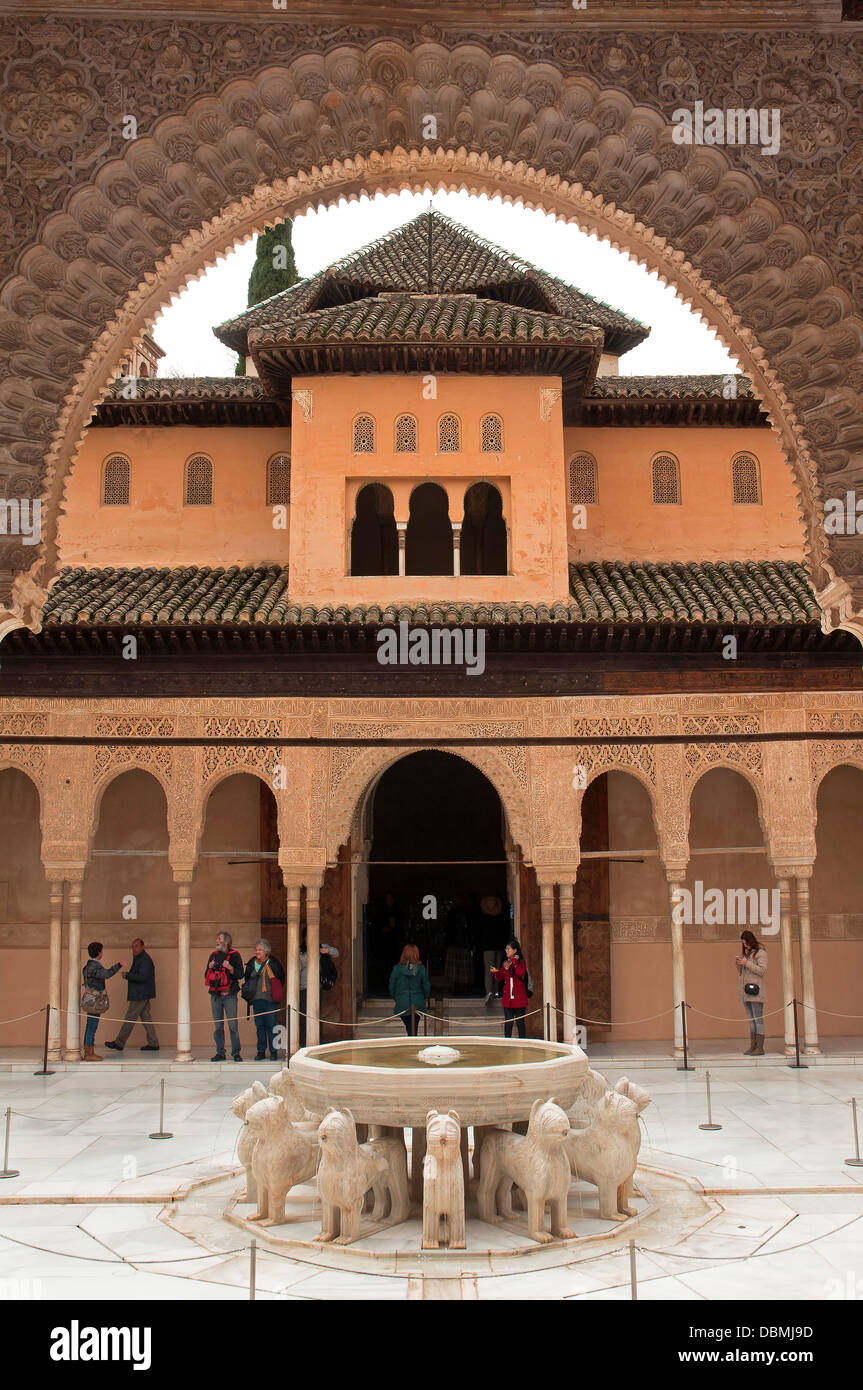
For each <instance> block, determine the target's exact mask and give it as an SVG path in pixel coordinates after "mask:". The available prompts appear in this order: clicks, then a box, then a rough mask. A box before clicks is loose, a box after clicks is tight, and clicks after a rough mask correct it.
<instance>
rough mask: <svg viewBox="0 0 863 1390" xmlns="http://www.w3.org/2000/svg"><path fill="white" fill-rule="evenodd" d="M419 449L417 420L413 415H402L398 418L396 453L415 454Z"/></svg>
mask: <svg viewBox="0 0 863 1390" xmlns="http://www.w3.org/2000/svg"><path fill="white" fill-rule="evenodd" d="M416 451H417V422H416V420H415V419H414V417H413V416H412V415H400V416H399V418H398V419H397V420H396V432H395V453H397V454H415V453H416Z"/></svg>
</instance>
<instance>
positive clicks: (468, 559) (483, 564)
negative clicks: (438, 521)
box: [460, 482, 506, 574]
mask: <svg viewBox="0 0 863 1390" xmlns="http://www.w3.org/2000/svg"><path fill="white" fill-rule="evenodd" d="M460 569H461V573H462V574H506V522H505V521H504V519H503V499H502V497H501V495H500V493H499V492H498V490H497V488H496V487H494V486H493V484H492V483H484V482H483V483H474V484H473V486H472V487H469V488H468V490H467V492H466V493H465V495H464V519H463V521H462V524H461V564H460Z"/></svg>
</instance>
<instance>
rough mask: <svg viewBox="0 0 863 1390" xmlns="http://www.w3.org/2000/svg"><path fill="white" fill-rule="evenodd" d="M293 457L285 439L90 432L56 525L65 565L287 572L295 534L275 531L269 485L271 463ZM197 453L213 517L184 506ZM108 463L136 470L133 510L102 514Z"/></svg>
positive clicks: (257, 432)
mask: <svg viewBox="0 0 863 1390" xmlns="http://www.w3.org/2000/svg"><path fill="white" fill-rule="evenodd" d="M290 452H291V431H290V430H286V429H263V428H261V429H256V428H249V429H240V428H237V427H234V426H224V427H215V428H214V427H207V428H201V427H198V426H191V425H189V426H186V425H179V426H170V427H168V426H163V427H156V428H152V429H134V428H131V427H127V426H117V427H116V428H111V429H103V428H97V429H90V430H89V431H88V433H87V435H86V437H85V439H84V443H83V446H82V448H81V453H80V456H79V458H78V462H77V463H76V465H75V472H74V475H73V477H72V480H71V482H70V483H69V487H68V493H67V500H66V507H65V514H64V515H63V517H62V518H61V520H60V531H59V537H60V556H61V561H62V563H63V564H64V565H87V566H93V567H98V566H102V565H128V566H135V565H141V566H151V565H152V566H157V567H158V566H163V565H164V566H169V565H263V564H278V565H286V564H287V563H288V540H289V534H290V533H289V530H288V529H280V530H277V529H276V528H275V527H274V525H273V511H272V508H271V507H268V506H267V492H266V476H267V460H268V459H269V458H270V457H271V456H272V455H273V454H275V453H287V454H289V453H290ZM196 453H201V454H207V455H209V457H210V458H211V459H212V460H213V505H212V506H211V507H184V506H183V471H184V464H185V462H186V460H187V459H188V458H189V456H190V455H191V454H196ZM109 454H125V455H126V456H127V457H128V458H129V460H130V462H131V465H132V479H131V487H130V503H129V506H128V507H103V506H102V505H101V487H102V465H103V462H104V460H105V459H106V458H107V457H108V456H109ZM288 513H290V508H288ZM288 526H290V519H288Z"/></svg>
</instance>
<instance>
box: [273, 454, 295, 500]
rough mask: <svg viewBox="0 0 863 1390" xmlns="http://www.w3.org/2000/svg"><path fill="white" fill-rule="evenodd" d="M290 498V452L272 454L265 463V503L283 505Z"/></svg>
mask: <svg viewBox="0 0 863 1390" xmlns="http://www.w3.org/2000/svg"><path fill="white" fill-rule="evenodd" d="M290 500H291V458H290V454H273V457H272V458H271V459H270V461H269V463H268V464H267V503H268V505H269V506H279V505H284V504H286V503H288V502H290Z"/></svg>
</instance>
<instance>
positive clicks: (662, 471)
mask: <svg viewBox="0 0 863 1390" xmlns="http://www.w3.org/2000/svg"><path fill="white" fill-rule="evenodd" d="M652 466H653V504H654V506H656V507H667V506H679V505H680V466H679V464H678V462H677V459H676V458H674V456H673V455H672V454H657V455H656V458H655V459H654V460H653V465H652Z"/></svg>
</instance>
